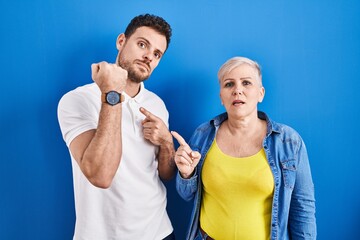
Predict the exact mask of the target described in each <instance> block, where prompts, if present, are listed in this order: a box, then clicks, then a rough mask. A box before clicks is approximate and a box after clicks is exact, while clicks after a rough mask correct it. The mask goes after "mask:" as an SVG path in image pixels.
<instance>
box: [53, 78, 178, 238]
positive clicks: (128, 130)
mask: <svg viewBox="0 0 360 240" xmlns="http://www.w3.org/2000/svg"><path fill="white" fill-rule="evenodd" d="M124 95H125V101H124V102H123V103H122V104H123V106H122V126H121V127H122V146H123V153H122V159H121V162H120V166H119V168H118V170H117V172H116V174H115V177H114V179H113V182H112V185H111V186H110V188H108V189H101V188H97V187H95V186H93V185H92V184H91V183H90V182H89V181H88V180H87V178H86V177H85V176H84V174H83V173H82V171H81V170H80V168H79V165H78V164H77V162H76V160H75V159H74V158H73V157H72V156H71V160H72V169H73V180H74V195H75V210H76V225H75V233H74V240H85V239H86V240H91V239H93V240H110V239H114V240H115V239H116V240H118V239H129V240H130V239H131V240H133V239H144V240H150V239H154V240H160V239H163V238H164V237H166V236H167V235H169V234H170V233H171V232H172V231H173V228H172V225H171V222H170V219H169V217H168V215H167V212H166V188H165V186H164V185H163V183H162V182H161V180H160V179H159V176H158V170H157V167H158V162H157V159H156V154H157V151H158V147H156V146H154V145H153V144H151V143H150V142H149V141H148V140H145V139H144V137H143V134H142V125H141V121H142V120H143V119H144V118H145V116H144V115H143V114H142V113H141V112H140V111H139V108H140V107H144V108H145V109H147V110H148V111H150V112H152V113H153V114H154V115H156V116H158V117H159V118H161V119H162V120H163V121H164V123H165V124H166V125H168V118H169V114H168V111H167V110H166V107H165V104H164V102H163V101H162V100H161V99H160V98H159V97H158V96H157V95H155V94H154V93H152V92H150V91H148V90H147V89H145V88H144V85H143V84H141V90H140V92H139V94H138V95H137V96H135V97H134V98H130V97H129V96H128V95H126V94H124ZM100 97H101V92H100V89H99V88H98V86H97V85H96V84H95V83H92V84H88V85H85V86H82V87H78V88H76V89H75V90H72V91H70V92H68V93H67V94H65V95H64V96H63V97H62V99H61V100H60V102H59V106H58V119H59V123H60V128H61V131H62V134H63V138H64V140H65V142H66V144H67V146H68V147H69V146H70V143H71V141H72V140H73V139H74V138H75V137H76V136H78V135H79V134H81V133H83V132H85V131H87V130H90V129H96V128H97V125H98V120H99V112H100V108H101V100H100ZM70 155H71V154H70Z"/></svg>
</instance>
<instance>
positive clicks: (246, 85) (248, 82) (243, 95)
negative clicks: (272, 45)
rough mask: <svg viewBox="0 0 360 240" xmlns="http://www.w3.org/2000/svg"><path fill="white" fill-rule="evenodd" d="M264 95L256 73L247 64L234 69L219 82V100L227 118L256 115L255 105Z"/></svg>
mask: <svg viewBox="0 0 360 240" xmlns="http://www.w3.org/2000/svg"><path fill="white" fill-rule="evenodd" d="M264 95H265V89H264V88H263V87H262V86H261V83H260V79H259V77H258V74H257V71H256V70H255V69H254V68H253V67H251V66H250V65H248V64H242V65H240V66H238V67H236V68H234V69H233V70H232V71H230V72H229V73H227V74H225V75H224V77H223V79H221V80H220V98H221V101H222V104H223V105H224V107H225V109H226V111H227V113H228V115H229V117H230V116H231V117H236V118H244V117H246V116H250V115H251V114H254V113H256V114H257V104H258V103H259V102H261V101H262V100H263V98H264Z"/></svg>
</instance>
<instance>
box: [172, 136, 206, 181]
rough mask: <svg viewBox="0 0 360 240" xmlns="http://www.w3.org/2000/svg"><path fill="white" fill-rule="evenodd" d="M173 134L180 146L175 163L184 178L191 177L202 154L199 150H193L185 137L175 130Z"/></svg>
mask: <svg viewBox="0 0 360 240" xmlns="http://www.w3.org/2000/svg"><path fill="white" fill-rule="evenodd" d="M171 134H172V135H173V136H174V138H175V139H176V140H177V141H178V142H179V144H180V146H179V148H178V149H177V151H176V153H175V163H176V166H177V168H178V169H179V172H180V174H181V176H182V177H183V178H190V177H191V176H192V174H193V172H194V169H195V167H196V166H197V164H198V163H199V160H200V158H201V154H200V153H199V152H197V151H193V150H191V148H190V146H189V145H188V144H187V143H186V141H185V140H184V138H183V137H182V136H180V134H178V133H177V132H175V131H171Z"/></svg>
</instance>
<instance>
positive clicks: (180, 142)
mask: <svg viewBox="0 0 360 240" xmlns="http://www.w3.org/2000/svg"><path fill="white" fill-rule="evenodd" d="M171 135H173V136H174V138H175V139H176V140H177V141H178V142H179V144H180V145H182V146H188V145H187V143H186V141H185V139H184V138H183V137H182V136H180V134H178V133H177V132H175V131H171Z"/></svg>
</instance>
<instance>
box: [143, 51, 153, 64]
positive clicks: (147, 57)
mask: <svg viewBox="0 0 360 240" xmlns="http://www.w3.org/2000/svg"><path fill="white" fill-rule="evenodd" d="M143 58H144V59H146V60H147V61H149V62H151V61H152V60H153V55H152V53H151V51H146V52H145V53H144V56H143Z"/></svg>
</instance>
